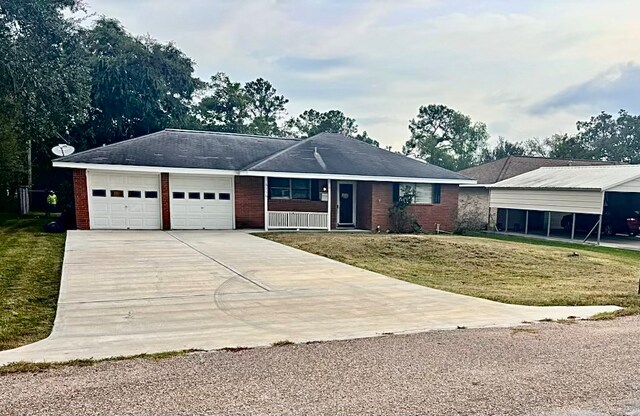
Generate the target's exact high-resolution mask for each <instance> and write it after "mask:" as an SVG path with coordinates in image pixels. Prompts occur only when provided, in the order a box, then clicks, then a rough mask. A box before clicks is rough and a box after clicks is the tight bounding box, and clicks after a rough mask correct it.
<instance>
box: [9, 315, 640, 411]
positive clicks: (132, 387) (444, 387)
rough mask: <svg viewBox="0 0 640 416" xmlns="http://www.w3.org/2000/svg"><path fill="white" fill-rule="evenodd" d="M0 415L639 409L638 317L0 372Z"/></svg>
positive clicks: (639, 358) (639, 319) (639, 344)
mask: <svg viewBox="0 0 640 416" xmlns="http://www.w3.org/2000/svg"><path fill="white" fill-rule="evenodd" d="M0 414H9V415H14V414H16V415H17V414H30V415H35V414H77V415H92V414H100V415H116V414H117V415H141V414H154V415H160V414H224V415H245V414H252V415H255V414H261V415H266V414H291V415H319V414H345V415H346V414H358V415H360V414H366V415H389V414H394V415H400V414H407V415H414V414H434V415H436V414H437V415H443V414H492V415H494V414H544V415H599V414H623V415H640V317H630V318H624V319H618V320H615V321H606V322H605V321H602V322H580V323H575V324H557V323H545V324H538V325H536V326H534V327H531V328H530V329H529V330H527V331H520V330H513V329H474V330H470V329H461V330H456V331H435V332H429V333H423V334H417V335H393V336H385V337H380V338H373V339H362V340H354V341H338V342H328V343H316V344H306V345H287V346H281V347H273V348H261V349H253V350H244V351H238V352H229V351H219V352H211V353H195V354H190V355H188V356H182V357H175V358H170V359H164V360H158V361H152V360H142V359H138V360H126V361H119V362H108V363H101V364H98V365H95V366H92V367H68V368H64V369H58V370H51V371H48V372H44V373H37V374H13V375H5V376H0Z"/></svg>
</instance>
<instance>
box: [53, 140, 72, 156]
mask: <svg viewBox="0 0 640 416" xmlns="http://www.w3.org/2000/svg"><path fill="white" fill-rule="evenodd" d="M51 151H52V152H53V154H54V155H56V156H61V157H62V156H69V155H70V154H72V153H73V152H75V151H76V149H75V148H74V147H73V146H69V145H68V144H65V143H61V144H59V145H57V146H53V148H52V149H51Z"/></svg>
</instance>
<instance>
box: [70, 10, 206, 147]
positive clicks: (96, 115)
mask: <svg viewBox="0 0 640 416" xmlns="http://www.w3.org/2000/svg"><path fill="white" fill-rule="evenodd" d="M84 38H85V44H86V47H87V49H88V52H89V54H90V59H89V65H90V69H91V105H90V108H89V110H88V117H87V121H86V122H85V123H83V124H81V125H78V126H77V128H76V129H75V131H74V134H73V135H72V136H73V138H74V140H75V143H76V144H77V145H78V147H80V148H87V147H94V146H98V145H101V144H105V143H114V142H118V141H121V140H125V139H128V138H131V137H135V136H139V135H143V134H147V133H151V132H154V131H157V130H160V129H163V128H166V127H183V126H185V125H188V123H189V110H190V106H191V102H192V98H193V95H194V93H195V92H196V91H197V90H198V89H199V88H201V87H202V82H201V81H200V80H199V79H197V78H195V77H194V76H193V72H194V68H193V67H194V63H193V61H192V60H191V59H190V58H188V57H187V56H185V55H184V54H183V53H182V52H181V51H180V50H179V49H178V48H177V47H176V46H175V45H173V44H172V43H168V44H162V43H159V42H157V41H156V40H154V39H152V38H150V37H134V36H132V35H131V34H129V33H128V32H127V31H126V30H125V29H124V28H123V27H122V25H120V23H119V22H118V21H117V20H113V19H107V18H102V19H99V20H98V21H97V22H96V23H95V25H94V26H93V27H92V28H91V29H90V30H88V31H86V33H85V36H84Z"/></svg>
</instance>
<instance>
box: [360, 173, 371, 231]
mask: <svg viewBox="0 0 640 416" xmlns="http://www.w3.org/2000/svg"><path fill="white" fill-rule="evenodd" d="M371 190H372V185H371V182H358V184H357V185H356V228H359V229H361V230H371V229H372V228H373V226H372V225H371V221H372V218H371V213H372V211H371V208H372V207H371Z"/></svg>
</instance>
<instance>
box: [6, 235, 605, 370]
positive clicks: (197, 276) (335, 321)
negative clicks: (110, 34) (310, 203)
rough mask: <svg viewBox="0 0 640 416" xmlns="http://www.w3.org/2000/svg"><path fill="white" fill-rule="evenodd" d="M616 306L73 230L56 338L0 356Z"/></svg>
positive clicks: (56, 355)
mask: <svg viewBox="0 0 640 416" xmlns="http://www.w3.org/2000/svg"><path fill="white" fill-rule="evenodd" d="M615 309H616V307H611V306H608V307H525V306H515V305H505V304H501V303H497V302H491V301H487V300H483V299H477V298H472V297H468V296H462V295H456V294H452V293H448V292H443V291H439V290H434V289H429V288H426V287H422V286H417V285H414V284H411V283H406V282H403V281H400V280H396V279H392V278H389V277H386V276H383V275H380V274H377V273H373V272H369V271H365V270H362V269H358V268H356V267H352V266H348V265H345V264H342V263H339V262H336V261H333V260H329V259H326V258H323V257H319V256H316V255H313V254H309V253H306V252H303V251H299V250H296V249H293V248H290V247H287V246H284V245H280V244H278V243H274V242H271V241H267V240H263V239H261V238H258V237H255V236H252V235H250V234H247V233H245V232H239V231H233V232H211V231H191V232H158V231H122V232H117V231H71V232H69V234H68V237H67V245H66V250H65V259H64V266H63V272H62V283H61V290H60V298H59V303H58V313H57V316H56V321H55V325H54V328H53V332H52V334H51V335H50V336H49V337H48V338H47V339H45V340H43V341H40V342H36V343H34V344H31V345H28V346H24V347H21V348H17V349H14V350H10V351H4V352H0V364H6V363H9V362H14V361H20V360H25V361H65V360H70V359H78V358H96V359H97V358H105V357H112V356H122V355H134V354H140V353H153V352H161V351H173V350H182V349H203V350H210V349H218V348H224V347H254V346H264V345H270V344H271V343H273V342H276V341H282V340H289V341H292V342H304V341H321V340H335V339H348V338H360V337H371V336H376V335H381V334H385V333H410V332H420V331H427V330H433V329H453V328H456V327H458V326H464V327H483V326H509V325H518V324H520V323H521V322H522V321H533V320H539V319H543V318H553V319H559V318H566V317H568V316H579V317H587V316H591V315H593V314H596V313H599V312H604V311H610V310H615Z"/></svg>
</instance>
